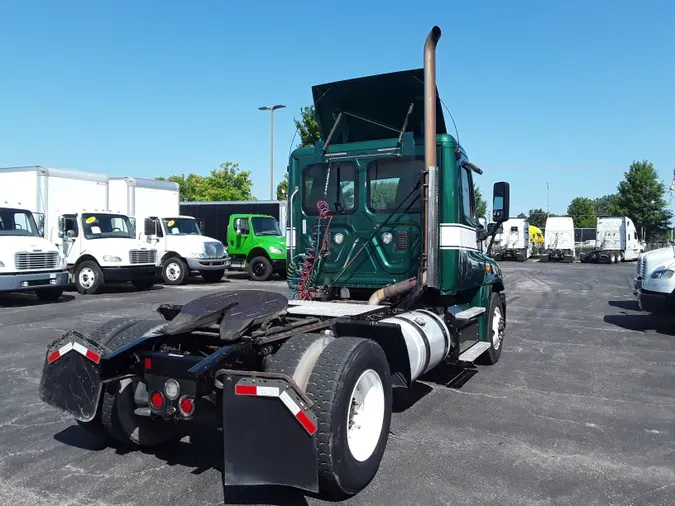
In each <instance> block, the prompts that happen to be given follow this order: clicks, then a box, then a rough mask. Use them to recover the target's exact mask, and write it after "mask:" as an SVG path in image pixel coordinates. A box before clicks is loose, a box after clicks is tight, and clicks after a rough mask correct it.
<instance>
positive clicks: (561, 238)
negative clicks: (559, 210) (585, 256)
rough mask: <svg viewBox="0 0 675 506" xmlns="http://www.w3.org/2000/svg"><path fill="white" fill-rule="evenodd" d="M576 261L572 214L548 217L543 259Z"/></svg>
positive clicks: (546, 260)
mask: <svg viewBox="0 0 675 506" xmlns="http://www.w3.org/2000/svg"><path fill="white" fill-rule="evenodd" d="M549 260H553V261H558V262H560V261H562V262H565V263H572V262H574V220H573V219H572V218H571V217H570V216H555V217H548V218H546V228H545V230H544V249H543V250H542V252H541V261H542V262H548V261H549Z"/></svg>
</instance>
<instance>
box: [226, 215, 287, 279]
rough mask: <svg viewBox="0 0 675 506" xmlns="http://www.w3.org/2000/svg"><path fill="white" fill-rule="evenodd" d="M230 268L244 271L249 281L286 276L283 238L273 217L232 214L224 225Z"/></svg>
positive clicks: (284, 241) (284, 242)
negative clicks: (226, 224) (230, 257)
mask: <svg viewBox="0 0 675 506" xmlns="http://www.w3.org/2000/svg"><path fill="white" fill-rule="evenodd" d="M227 244H228V249H229V251H230V255H232V268H233V269H242V270H243V269H246V270H247V271H248V275H249V278H250V279H252V280H253V281H266V280H268V279H269V278H270V276H272V274H275V273H276V274H279V275H280V276H282V277H285V276H286V237H285V236H284V235H283V234H282V233H281V228H280V227H279V222H278V221H277V220H276V218H275V217H274V216H268V215H264V214H233V215H231V216H230V223H229V224H228V226H227Z"/></svg>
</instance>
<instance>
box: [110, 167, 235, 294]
mask: <svg viewBox="0 0 675 506" xmlns="http://www.w3.org/2000/svg"><path fill="white" fill-rule="evenodd" d="M108 195H109V200H110V202H111V205H114V206H116V207H119V208H121V209H125V210H126V212H127V214H128V215H129V216H132V217H134V218H135V219H136V220H137V222H138V226H137V232H136V236H137V237H138V238H139V239H140V240H142V241H143V242H145V243H146V244H148V245H150V246H151V247H153V248H155V249H156V250H157V262H158V263H157V265H158V266H159V267H160V272H161V276H162V279H163V280H164V282H165V283H166V284H169V285H180V284H183V283H185V282H186V281H187V279H188V276H189V275H190V273H191V272H199V274H200V275H201V276H202V278H203V279H204V281H206V282H208V283H215V282H217V281H219V280H220V279H222V277H223V275H224V274H225V270H226V269H227V268H228V267H229V266H230V257H229V254H228V252H227V249H226V248H225V246H224V245H223V243H222V242H221V241H219V240H218V239H213V238H211V237H206V236H204V235H202V231H201V228H200V227H199V225H198V223H197V220H195V218H193V217H192V216H186V215H181V214H180V192H179V187H178V184H177V183H174V182H171V181H163V180H157V179H146V178H133V177H112V178H110V181H109V183H108Z"/></svg>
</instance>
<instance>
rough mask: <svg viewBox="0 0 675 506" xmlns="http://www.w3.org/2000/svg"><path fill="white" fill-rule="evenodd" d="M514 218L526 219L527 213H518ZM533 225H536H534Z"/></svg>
mask: <svg viewBox="0 0 675 506" xmlns="http://www.w3.org/2000/svg"><path fill="white" fill-rule="evenodd" d="M516 218H518V219H521V220H524V219H527V214H525V213H518V216H516ZM535 226H536V225H535Z"/></svg>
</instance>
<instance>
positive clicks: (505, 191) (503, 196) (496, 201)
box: [492, 182, 511, 223]
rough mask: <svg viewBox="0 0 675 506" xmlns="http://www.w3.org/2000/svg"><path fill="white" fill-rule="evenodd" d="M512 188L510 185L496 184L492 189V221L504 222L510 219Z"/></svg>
mask: <svg viewBox="0 0 675 506" xmlns="http://www.w3.org/2000/svg"><path fill="white" fill-rule="evenodd" d="M510 197H511V187H510V186H509V183H505V182H500V183H495V184H494V187H493V189H492V221H494V222H495V223H500V222H504V221H506V220H508V219H509V205H510Z"/></svg>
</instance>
